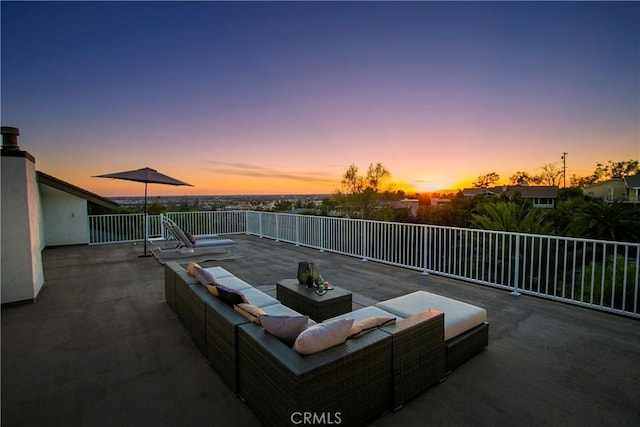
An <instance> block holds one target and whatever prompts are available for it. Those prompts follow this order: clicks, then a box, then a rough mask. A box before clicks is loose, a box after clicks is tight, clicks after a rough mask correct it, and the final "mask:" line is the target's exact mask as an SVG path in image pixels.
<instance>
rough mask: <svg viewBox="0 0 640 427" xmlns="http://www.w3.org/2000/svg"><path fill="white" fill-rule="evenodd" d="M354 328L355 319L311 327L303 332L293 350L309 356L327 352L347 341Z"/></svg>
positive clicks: (333, 321) (339, 320)
mask: <svg viewBox="0 0 640 427" xmlns="http://www.w3.org/2000/svg"><path fill="white" fill-rule="evenodd" d="M351 326H353V319H336V320H329V321H327V322H324V323H318V324H316V325H313V326H310V327H309V328H307V329H306V330H305V331H303V332H302V333H301V334H300V335H299V336H298V338H297V339H296V342H295V343H294V344H293V348H294V350H295V351H297V352H298V353H300V354H303V355H307V354H313V353H317V352H319V351H322V350H326V349H328V348H331V347H333V346H336V345H338V344H342V343H343V342H345V341H346V340H347V337H348V336H349V333H350V332H351Z"/></svg>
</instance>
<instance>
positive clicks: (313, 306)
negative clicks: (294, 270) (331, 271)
mask: <svg viewBox="0 0 640 427" xmlns="http://www.w3.org/2000/svg"><path fill="white" fill-rule="evenodd" d="M332 287H333V289H332V290H329V291H326V292H325V293H324V294H323V295H318V294H317V293H316V291H315V289H308V288H307V287H306V286H305V285H301V284H299V282H298V279H282V280H280V281H279V282H277V284H276V298H277V299H278V301H280V302H281V303H282V304H284V305H286V306H287V307H289V308H292V309H294V310H295V311H297V312H299V313H301V314H308V315H309V317H310V318H312V319H313V320H315V321H316V322H321V321H323V320H325V319H329V318H331V317H334V316H338V315H340V314H344V313H348V312H350V311H351V308H352V305H351V292H349V291H347V290H344V289H342V288H338V287H336V286H333V285H332Z"/></svg>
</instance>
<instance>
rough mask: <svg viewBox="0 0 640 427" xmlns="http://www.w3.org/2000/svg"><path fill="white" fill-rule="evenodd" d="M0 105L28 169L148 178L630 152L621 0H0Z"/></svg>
mask: <svg viewBox="0 0 640 427" xmlns="http://www.w3.org/2000/svg"><path fill="white" fill-rule="evenodd" d="M1 13H2V69H1V71H2V87H1V88H2V125H3V126H16V127H19V128H20V130H21V136H20V140H19V142H20V146H21V148H22V149H25V150H27V151H29V152H30V153H31V154H33V155H34V156H35V157H36V159H37V163H36V166H37V168H38V169H39V170H42V171H43V172H46V173H49V174H51V175H53V176H55V177H57V178H60V179H63V180H65V181H68V182H70V183H72V184H75V185H78V186H81V187H83V188H86V189H88V190H90V191H95V192H97V193H99V194H102V195H106V196H110V195H139V194H140V192H141V188H140V184H134V183H126V182H115V181H109V180H102V179H97V178H91V177H92V176H93V175H98V174H104V173H109V172H116V171H121V170H128V169H137V168H140V167H144V166H149V167H153V168H156V169H158V170H159V171H161V172H163V173H166V174H168V175H171V176H174V177H176V178H179V179H181V180H184V181H187V182H190V183H192V184H194V187H193V188H191V187H176V188H174V187H154V188H151V187H150V191H151V192H155V193H156V194H230V193H234V194H238V193H300V192H308V193H315V192H332V191H334V190H335V189H337V188H338V187H339V182H340V177H341V175H342V173H343V172H344V171H345V170H346V169H347V167H348V166H349V164H351V163H355V164H356V165H358V166H359V167H360V169H361V170H362V171H364V170H366V168H367V166H368V165H369V164H370V163H372V162H382V163H383V164H384V165H385V166H386V167H387V168H388V169H389V170H390V171H391V173H392V177H393V179H394V181H395V182H396V186H397V187H398V188H405V187H408V186H413V187H414V188H417V189H418V190H422V191H427V190H433V189H442V188H454V187H458V186H464V185H470V183H471V181H473V180H475V179H476V178H477V177H478V176H479V175H483V174H485V173H488V172H497V173H499V174H500V176H501V177H502V181H501V182H505V183H506V182H507V180H508V178H509V176H510V175H512V174H514V173H515V172H517V171H527V172H529V173H530V174H536V173H540V169H541V167H542V166H543V165H545V164H553V163H556V164H557V165H558V166H560V165H561V160H560V157H561V155H562V153H563V152H565V151H566V152H568V153H569V154H568V156H567V175H568V176H570V175H573V174H576V175H578V176H585V175H589V174H590V173H591V172H593V170H594V169H595V166H596V164H597V163H598V162H602V163H606V162H607V161H608V160H613V161H621V160H630V159H638V158H640V124H639V123H640V61H639V56H640V4H639V3H637V2H621V3H612V2H606V3H593V2H562V3H556V2H531V3H521V2H490V3H484V2H478V3H467V2H465V3H459V2H442V3H440V2H347V3H341V2H330V3H325V2H273V3H272V2H257V3H254V2H250V3H247V2H232V3H228V2H195V3H191V2H139V3H134V2H69V3H59V2H39V3H33V2H2V3H1Z"/></svg>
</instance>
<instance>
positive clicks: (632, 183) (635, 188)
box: [624, 172, 640, 203]
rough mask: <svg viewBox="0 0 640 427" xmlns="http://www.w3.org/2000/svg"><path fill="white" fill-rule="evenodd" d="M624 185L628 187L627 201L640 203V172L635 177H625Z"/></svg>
mask: <svg viewBox="0 0 640 427" xmlns="http://www.w3.org/2000/svg"><path fill="white" fill-rule="evenodd" d="M624 184H625V186H626V187H627V201H629V202H631V203H640V172H639V173H637V174H635V175H630V176H625V177H624Z"/></svg>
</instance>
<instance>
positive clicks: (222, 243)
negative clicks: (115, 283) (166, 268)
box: [152, 217, 235, 263]
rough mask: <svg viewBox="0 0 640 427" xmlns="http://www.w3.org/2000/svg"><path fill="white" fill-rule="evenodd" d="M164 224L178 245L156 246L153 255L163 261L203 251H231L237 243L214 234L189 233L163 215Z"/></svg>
mask: <svg viewBox="0 0 640 427" xmlns="http://www.w3.org/2000/svg"><path fill="white" fill-rule="evenodd" d="M162 226H163V227H164V228H165V230H167V233H168V234H169V236H172V237H173V241H174V242H175V243H176V246H174V247H173V248H168V249H167V248H160V247H158V248H156V249H155V250H153V251H152V253H153V255H154V256H155V257H156V259H158V261H160V262H161V263H163V259H168V258H171V257H173V256H181V255H182V256H185V255H187V256H192V255H194V254H196V253H197V254H201V253H214V252H215V253H219V252H220V249H222V252H225V253H226V252H230V251H231V247H232V246H233V244H234V243H235V242H234V241H233V240H231V239H218V238H215V236H214V235H187V233H185V232H184V231H183V230H182V229H181V228H180V227H178V225H177V224H175V223H174V222H173V221H171V220H170V219H169V218H167V217H162Z"/></svg>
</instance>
